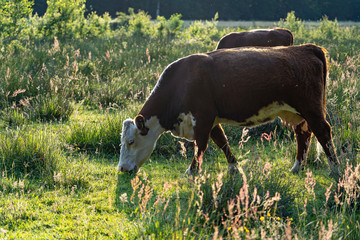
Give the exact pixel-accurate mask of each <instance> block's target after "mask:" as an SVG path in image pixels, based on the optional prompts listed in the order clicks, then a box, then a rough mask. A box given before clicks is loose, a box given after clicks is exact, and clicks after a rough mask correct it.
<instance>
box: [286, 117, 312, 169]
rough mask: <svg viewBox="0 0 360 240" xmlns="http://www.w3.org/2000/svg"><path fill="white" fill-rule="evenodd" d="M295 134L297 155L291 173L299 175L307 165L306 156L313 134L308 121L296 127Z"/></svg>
mask: <svg viewBox="0 0 360 240" xmlns="http://www.w3.org/2000/svg"><path fill="white" fill-rule="evenodd" d="M294 132H295V136H296V141H297V154H296V159H295V163H294V166H293V167H292V168H291V172H293V173H299V171H300V170H302V168H303V167H304V166H305V165H306V156H307V153H308V150H309V146H310V141H311V135H312V132H311V130H310V129H309V127H308V124H307V122H306V121H303V122H301V123H300V124H298V125H297V126H295V127H294Z"/></svg>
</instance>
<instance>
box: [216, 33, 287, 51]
mask: <svg viewBox="0 0 360 240" xmlns="http://www.w3.org/2000/svg"><path fill="white" fill-rule="evenodd" d="M293 43H294V38H293V35H292V33H291V32H290V31H289V30H287V29H282V28H276V29H256V30H251V31H245V32H233V33H229V34H227V35H225V36H224V37H222V38H221V39H220V41H219V42H218V45H217V47H216V49H222V48H236V47H248V46H263V47H275V46H291V45H293Z"/></svg>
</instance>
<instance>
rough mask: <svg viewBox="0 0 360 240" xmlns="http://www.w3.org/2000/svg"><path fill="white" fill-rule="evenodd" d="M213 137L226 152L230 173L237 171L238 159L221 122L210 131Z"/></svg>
mask: <svg viewBox="0 0 360 240" xmlns="http://www.w3.org/2000/svg"><path fill="white" fill-rule="evenodd" d="M210 136H211V139H212V140H213V141H214V143H215V144H216V145H217V146H218V147H219V148H220V149H221V150H222V151H223V152H224V154H225V157H226V160H227V162H228V164H229V173H237V172H238V171H239V170H238V168H237V160H236V158H235V156H234V154H233V153H232V152H231V149H230V145H229V142H228V140H227V137H226V135H225V132H224V130H223V128H222V127H221V125H220V124H217V125H216V126H215V127H213V129H212V130H211V132H210Z"/></svg>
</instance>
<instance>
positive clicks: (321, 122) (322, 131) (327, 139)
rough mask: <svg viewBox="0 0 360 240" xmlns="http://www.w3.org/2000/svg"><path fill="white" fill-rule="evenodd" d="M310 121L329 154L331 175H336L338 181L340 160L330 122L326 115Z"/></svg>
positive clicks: (326, 152)
mask: <svg viewBox="0 0 360 240" xmlns="http://www.w3.org/2000/svg"><path fill="white" fill-rule="evenodd" d="M308 123H309V126H310V128H311V130H312V131H313V132H314V134H315V136H316V138H317V140H318V141H319V143H320V144H321V146H322V147H323V149H324V152H325V154H326V156H327V159H328V164H329V167H330V171H331V172H330V176H332V177H334V179H335V180H336V181H338V180H339V178H340V177H341V174H340V170H339V161H338V159H337V156H336V152H335V147H334V143H333V141H332V136H331V127H330V124H329V123H328V122H327V121H326V120H325V118H324V117H318V118H311V119H309V120H308Z"/></svg>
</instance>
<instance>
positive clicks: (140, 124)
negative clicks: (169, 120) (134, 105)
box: [135, 114, 149, 136]
mask: <svg viewBox="0 0 360 240" xmlns="http://www.w3.org/2000/svg"><path fill="white" fill-rule="evenodd" d="M135 124H136V127H137V128H138V129H139V130H140V134H141V135H143V136H144V135H146V134H147V133H148V131H149V129H148V128H147V127H145V118H144V116H143V115H141V114H139V115H137V116H136V117H135Z"/></svg>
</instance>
